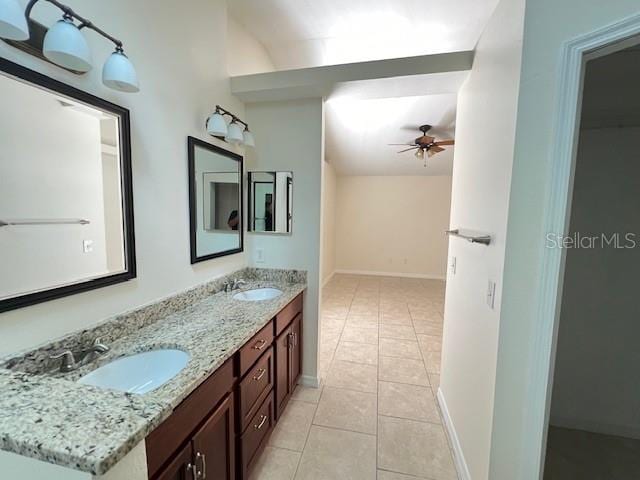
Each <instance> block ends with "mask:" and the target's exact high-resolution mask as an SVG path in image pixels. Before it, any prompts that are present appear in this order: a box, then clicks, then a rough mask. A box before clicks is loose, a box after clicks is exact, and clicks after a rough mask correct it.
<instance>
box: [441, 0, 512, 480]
mask: <svg viewBox="0 0 640 480" xmlns="http://www.w3.org/2000/svg"><path fill="white" fill-rule="evenodd" d="M523 18H524V1H523V0H503V1H502V2H501V3H500V4H499V5H498V7H497V9H496V11H495V13H494V15H493V17H492V18H491V20H490V21H489V24H488V25H487V28H486V30H485V31H484V33H483V34H482V37H481V38H480V41H479V42H478V45H477V48H476V57H475V60H474V65H473V69H472V71H471V74H470V76H469V79H468V80H467V82H466V83H465V85H464V86H463V88H462V89H461V91H460V94H459V99H458V113H457V122H456V123H457V125H456V148H455V154H454V155H455V156H454V164H453V188H452V199H451V227H452V228H461V229H470V230H476V231H478V232H485V233H488V234H491V236H492V243H491V245H490V246H488V247H485V246H482V245H477V244H470V243H468V242H466V241H464V240H461V239H459V238H453V237H452V238H451V239H450V241H449V257H450V258H451V257H456V259H457V261H456V263H457V267H456V273H455V275H453V274H452V273H451V272H449V273H448V276H447V292H446V302H445V312H444V334H443V347H442V373H441V378H440V394H439V396H440V401H441V403H443V404H444V405H446V409H447V410H448V413H449V419H450V424H451V425H452V428H453V429H454V431H455V433H454V436H455V437H456V439H457V442H458V444H459V446H460V449H461V454H462V456H463V457H464V461H462V459H461V458H460V461H462V462H463V463H466V466H463V471H465V470H466V469H468V472H469V474H470V478H472V479H474V480H482V479H487V478H491V479H492V480H493V479H494V477H493V476H490V475H489V451H490V445H491V428H492V427H491V423H492V416H493V401H494V384H495V372H496V357H497V349H498V331H499V321H500V297H501V295H500V291H501V290H502V285H503V283H504V281H503V276H502V272H503V261H504V249H505V234H506V227H507V225H506V221H507V207H508V201H509V184H510V181H511V164H512V160H513V148H514V142H515V139H514V138H515V118H516V109H517V97H518V84H519V78H520V61H521V43H522V24H523ZM490 279H491V280H493V281H495V282H497V289H496V290H497V299H496V302H495V307H494V309H491V308H490V307H489V306H488V305H487V303H486V293H487V285H488V282H489V280H490ZM454 443H455V442H454ZM458 454H460V451H458ZM463 478H464V477H463Z"/></svg>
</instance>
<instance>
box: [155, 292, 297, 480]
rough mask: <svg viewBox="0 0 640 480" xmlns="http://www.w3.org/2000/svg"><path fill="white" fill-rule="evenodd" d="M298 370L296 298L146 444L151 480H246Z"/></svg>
mask: <svg viewBox="0 0 640 480" xmlns="http://www.w3.org/2000/svg"><path fill="white" fill-rule="evenodd" d="M301 371H302V294H300V295H298V296H297V297H296V298H295V299H293V300H292V301H291V302H290V303H289V304H288V305H287V306H286V307H284V308H283V309H282V310H281V311H280V312H279V313H278V314H277V315H276V316H275V317H274V318H273V319H272V320H271V321H270V322H269V323H267V325H265V326H264V327H263V328H262V329H261V330H260V331H259V332H258V333H257V334H256V335H254V336H253V337H252V338H251V339H250V340H249V341H248V342H247V343H246V344H245V345H243V346H242V347H240V349H239V350H238V351H237V352H235V354H234V355H233V356H232V357H231V358H230V359H229V360H228V361H227V362H225V364H224V365H222V366H221V367H220V368H218V369H217V370H216V371H215V372H214V373H213V374H211V376H209V377H208V378H207V379H206V380H205V381H204V382H203V383H202V384H201V385H200V386H199V387H198V388H197V389H196V390H195V391H194V392H192V393H191V394H190V395H189V396H188V397H187V398H186V399H185V400H184V401H183V402H182V403H181V404H180V405H178V406H177V407H176V408H175V410H174V411H173V413H172V414H171V416H170V417H169V418H167V419H166V420H165V421H164V422H162V423H161V424H160V425H159V426H158V427H157V428H156V429H155V430H154V431H153V432H151V433H150V434H149V436H148V437H147V439H146V442H145V443H146V449H147V468H148V472H149V478H150V479H152V480H246V479H248V478H249V474H250V473H251V469H252V468H253V466H254V465H255V463H256V462H257V460H258V458H259V457H260V455H261V453H262V451H263V450H264V448H265V446H266V444H267V441H268V439H269V435H270V434H271V432H272V431H273V428H274V426H275V424H276V421H277V419H278V417H279V415H280V414H281V413H282V411H283V410H284V408H285V406H286V404H287V402H288V400H289V398H290V397H291V394H292V393H293V390H294V388H295V386H296V383H297V382H298V378H299V377H300V374H301Z"/></svg>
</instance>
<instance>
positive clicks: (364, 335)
mask: <svg viewBox="0 0 640 480" xmlns="http://www.w3.org/2000/svg"><path fill="white" fill-rule="evenodd" d="M341 340H342V341H343V342H356V343H370V344H371V345H378V327H377V325H376V326H371V325H370V326H366V327H354V326H352V325H351V324H349V325H347V326H346V327H344V330H343V331H342V337H341Z"/></svg>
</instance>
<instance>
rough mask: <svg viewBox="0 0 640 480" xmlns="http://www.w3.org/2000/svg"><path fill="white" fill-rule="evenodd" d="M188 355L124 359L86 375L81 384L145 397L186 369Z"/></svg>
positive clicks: (145, 354)
mask: <svg viewBox="0 0 640 480" xmlns="http://www.w3.org/2000/svg"><path fill="white" fill-rule="evenodd" d="M189 358H190V356H189V354H188V353H186V352H183V351H182V350H175V349H164V350H151V351H149V352H143V353H138V354H136V355H131V356H129V357H122V358H118V359H117V360H114V361H113V362H110V363H107V364H106V365H103V366H102V367H100V368H98V369H97V370H94V371H93V372H90V373H88V374H86V375H85V376H84V377H82V378H81V379H80V380H78V382H79V383H83V384H85V385H94V386H96V387H102V388H110V389H113V390H119V391H121V392H128V393H138V394H143V393H147V392H150V391H152V390H155V389H156V388H158V387H159V386H161V385H163V384H164V383H166V382H168V381H169V380H171V379H172V378H173V377H175V376H176V375H177V374H178V373H180V371H181V370H182V369H183V368H184V367H185V366H186V365H187V362H188V361H189Z"/></svg>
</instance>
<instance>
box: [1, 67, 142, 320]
mask: <svg viewBox="0 0 640 480" xmlns="http://www.w3.org/2000/svg"><path fill="white" fill-rule="evenodd" d="M0 92H1V93H0V96H1V98H2V115H1V116H0V124H1V125H0V265H2V267H1V268H2V272H3V273H2V275H0V311H5V310H10V309H14V308H19V307H24V306H26V305H31V304H34V303H38V302H43V301H46V300H51V299H54V298H58V297H62V296H65V295H71V294H74V293H78V292H81V291H86V290H89V289H93V288H98V287H102V286H106V285H110V284H114V283H118V282H122V281H126V280H129V279H131V278H133V277H135V272H136V268H135V267H136V266H135V254H134V251H135V250H134V249H135V247H134V236H133V203H132V185H131V159H130V150H131V147H130V140H129V112H128V110H126V109H124V108H121V107H119V106H117V105H114V104H112V103H109V102H107V101H105V100H102V99H100V98H97V97H94V96H92V95H89V94H88V93H85V92H82V91H80V90H77V89H75V88H72V87H70V86H68V85H65V84H63V83H60V82H58V81H55V80H53V79H51V78H49V77H46V76H44V75H41V74H39V73H37V72H34V71H32V70H29V69H27V68H24V67H22V66H19V65H17V64H14V63H12V62H9V61H7V60H5V59H0Z"/></svg>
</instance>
